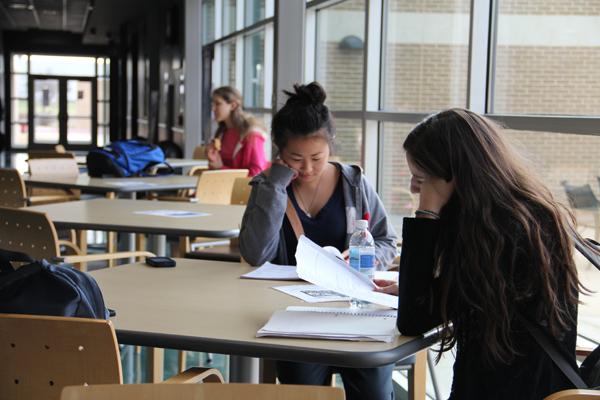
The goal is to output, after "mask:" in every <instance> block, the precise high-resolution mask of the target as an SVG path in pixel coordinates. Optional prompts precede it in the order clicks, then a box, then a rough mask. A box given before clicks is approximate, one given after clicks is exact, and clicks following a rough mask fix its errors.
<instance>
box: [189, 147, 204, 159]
mask: <svg viewBox="0 0 600 400" xmlns="http://www.w3.org/2000/svg"><path fill="white" fill-rule="evenodd" d="M192 158H193V159H194V160H207V158H206V146H196V147H195V148H194V152H193V153H192Z"/></svg>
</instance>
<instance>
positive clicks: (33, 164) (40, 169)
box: [27, 153, 81, 201]
mask: <svg viewBox="0 0 600 400" xmlns="http://www.w3.org/2000/svg"><path fill="white" fill-rule="evenodd" d="M56 154H60V153H56ZM62 155H63V156H67V157H60V158H54V157H49V158H29V160H27V163H28V164H29V174H30V175H31V177H33V178H41V179H63V178H67V179H77V176H78V175H79V167H78V165H77V161H76V160H75V157H74V156H73V154H71V153H66V154H62ZM30 194H31V195H32V196H43V195H45V196H63V201H71V200H78V199H79V195H80V194H81V192H80V191H79V190H66V189H65V190H63V189H38V188H35V189H31V190H30Z"/></svg>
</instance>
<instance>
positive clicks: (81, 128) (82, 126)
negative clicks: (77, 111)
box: [67, 117, 92, 144]
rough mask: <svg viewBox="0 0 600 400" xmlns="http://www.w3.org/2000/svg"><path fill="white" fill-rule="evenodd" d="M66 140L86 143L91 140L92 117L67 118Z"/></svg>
mask: <svg viewBox="0 0 600 400" xmlns="http://www.w3.org/2000/svg"><path fill="white" fill-rule="evenodd" d="M67 141H68V142H69V143H76V144H86V143H91V142H92V119H91V118H73V117H71V118H69V120H68V122H67Z"/></svg>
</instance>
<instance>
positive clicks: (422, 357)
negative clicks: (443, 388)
mask: <svg viewBox="0 0 600 400" xmlns="http://www.w3.org/2000/svg"><path fill="white" fill-rule="evenodd" d="M415 357H416V360H415V365H413V367H412V368H411V369H410V370H409V371H408V398H409V400H425V398H426V394H425V387H426V386H425V385H426V379H427V349H425V350H421V351H420V352H418V353H417V354H415Z"/></svg>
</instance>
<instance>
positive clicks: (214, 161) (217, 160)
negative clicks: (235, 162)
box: [206, 147, 223, 169]
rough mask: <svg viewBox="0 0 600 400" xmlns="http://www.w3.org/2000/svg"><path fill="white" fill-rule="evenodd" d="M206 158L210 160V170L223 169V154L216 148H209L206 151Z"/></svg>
mask: <svg viewBox="0 0 600 400" xmlns="http://www.w3.org/2000/svg"><path fill="white" fill-rule="evenodd" d="M206 157H207V158H208V167H209V168H210V169H221V168H223V160H222V159H221V153H219V151H218V150H217V149H215V148H210V147H209V148H208V150H207V151H206Z"/></svg>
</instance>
